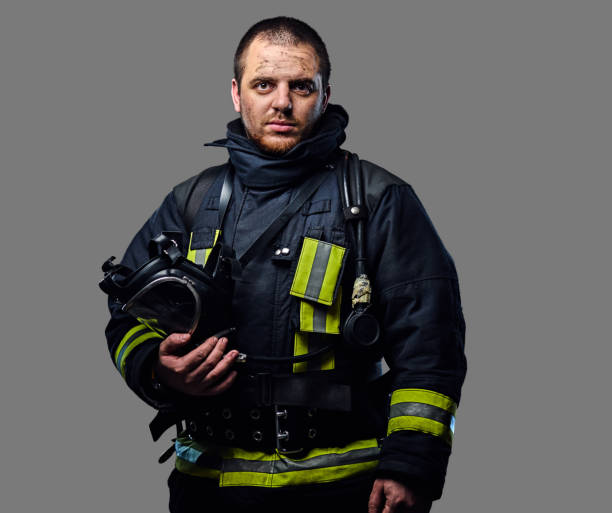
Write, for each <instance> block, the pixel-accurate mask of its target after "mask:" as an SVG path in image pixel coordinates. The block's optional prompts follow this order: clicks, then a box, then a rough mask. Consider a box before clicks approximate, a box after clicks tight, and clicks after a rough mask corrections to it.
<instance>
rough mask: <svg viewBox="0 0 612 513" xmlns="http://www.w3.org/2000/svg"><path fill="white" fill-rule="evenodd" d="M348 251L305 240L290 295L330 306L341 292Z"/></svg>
mask: <svg viewBox="0 0 612 513" xmlns="http://www.w3.org/2000/svg"><path fill="white" fill-rule="evenodd" d="M346 255H347V250H346V248H343V247H342V246H338V245H336V244H330V243H329V242H323V241H321V240H317V239H312V238H310V237H304V242H303V244H302V251H301V253H300V258H299V261H298V265H297V269H296V270H295V275H294V277H293V283H292V285H291V290H290V294H291V295H293V296H296V297H299V298H302V299H307V300H309V301H314V302H316V303H320V304H323V305H326V306H331V305H332V303H333V302H334V298H335V297H336V293H337V291H338V285H339V283H340V277H341V275H342V271H343V269H344V263H345V261H346Z"/></svg>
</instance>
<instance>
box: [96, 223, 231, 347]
mask: <svg viewBox="0 0 612 513" xmlns="http://www.w3.org/2000/svg"><path fill="white" fill-rule="evenodd" d="M149 256H150V257H151V259H150V260H149V261H148V262H146V263H145V264H143V265H142V266H140V267H139V268H138V269H136V270H135V271H133V270H132V269H130V268H128V267H126V266H124V265H116V264H114V263H113V260H114V257H111V258H110V259H109V260H107V261H106V262H105V263H104V264H103V266H102V270H103V271H104V279H103V280H102V281H101V282H100V288H101V289H102V290H103V291H104V292H105V293H106V294H108V295H109V296H110V297H111V298H112V299H113V300H115V301H117V302H118V303H121V304H122V305H123V306H122V310H123V311H125V312H127V313H129V314H130V315H132V316H133V317H134V318H135V319H136V320H138V321H139V322H141V323H142V324H145V325H146V326H147V327H149V328H150V329H151V330H153V331H156V332H157V333H160V334H161V335H163V336H167V335H169V334H171V333H189V334H191V339H192V341H193V342H194V343H196V344H199V343H200V342H202V341H204V340H205V339H206V338H208V337H210V336H211V335H214V334H217V333H219V332H221V331H224V330H227V329H229V328H230V325H231V319H230V312H231V300H232V290H233V282H232V280H231V277H230V272H229V269H228V265H226V261H225V259H224V258H223V256H222V255H221V245H220V244H217V245H215V247H214V248H213V249H212V251H211V253H210V255H209V257H208V260H207V262H206V265H205V266H204V267H201V266H199V265H196V264H193V263H192V262H190V261H188V260H187V259H186V258H185V257H184V256H183V255H182V254H181V252H180V250H179V249H178V247H177V244H176V242H175V241H174V240H172V239H170V238H168V237H167V236H166V235H159V236H158V237H156V238H154V239H152V240H151V242H150V244H149Z"/></svg>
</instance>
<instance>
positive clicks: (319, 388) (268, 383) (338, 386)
mask: <svg viewBox="0 0 612 513" xmlns="http://www.w3.org/2000/svg"><path fill="white" fill-rule="evenodd" d="M177 401H178V404H177V408H176V410H174V411H166V412H159V413H158V414H157V416H156V417H155V418H154V419H153V421H152V422H151V423H150V424H149V429H150V430H151V434H152V436H153V440H158V439H159V438H160V437H161V435H162V434H163V433H164V432H165V431H166V430H167V429H168V428H170V427H171V426H173V425H175V424H177V423H178V422H179V421H180V420H181V419H186V418H191V419H198V418H201V417H202V415H203V414H204V413H205V412H206V411H212V410H213V409H215V408H217V407H219V406H220V407H221V408H224V407H225V406H224V405H228V404H230V405H234V406H237V407H238V408H239V409H245V410H248V409H252V408H270V407H275V406H283V407H301V408H302V409H306V410H308V409H316V410H329V411H335V412H346V413H348V412H350V411H351V387H350V386H349V385H347V384H344V383H337V382H334V381H331V380H330V378H329V377H328V375H326V374H323V373H320V374H314V375H313V374H308V375H303V376H302V375H299V374H298V375H296V374H289V375H275V374H263V373H261V374H249V375H243V376H239V377H238V379H237V380H236V382H235V383H234V385H233V386H232V388H231V389H230V391H229V392H227V393H226V394H223V395H221V396H217V397H213V398H205V399H195V398H194V399H188V398H186V397H185V396H183V397H182V398H178V396H177ZM234 409H236V408H234Z"/></svg>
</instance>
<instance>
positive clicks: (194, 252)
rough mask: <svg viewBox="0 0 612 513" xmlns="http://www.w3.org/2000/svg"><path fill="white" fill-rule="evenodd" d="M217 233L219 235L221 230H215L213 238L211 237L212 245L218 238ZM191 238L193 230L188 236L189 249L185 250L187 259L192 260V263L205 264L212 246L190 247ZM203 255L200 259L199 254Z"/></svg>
mask: <svg viewBox="0 0 612 513" xmlns="http://www.w3.org/2000/svg"><path fill="white" fill-rule="evenodd" d="M219 235H221V230H215V238H214V239H213V247H214V245H215V244H216V243H217V240H218V239H219ZM192 240H193V232H191V235H190V236H189V249H188V250H187V260H189V261H190V262H193V263H194V264H200V265H202V266H203V265H205V264H206V262H207V260H208V257H209V256H210V252H211V251H212V247H210V248H202V249H191V241H192ZM202 255H203V256H204V258H203V259H202V258H201V256H202Z"/></svg>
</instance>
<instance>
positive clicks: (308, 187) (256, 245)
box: [238, 171, 328, 268]
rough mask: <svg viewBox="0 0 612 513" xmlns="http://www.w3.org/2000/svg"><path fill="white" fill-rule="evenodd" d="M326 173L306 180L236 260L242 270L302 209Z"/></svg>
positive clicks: (325, 176)
mask: <svg viewBox="0 0 612 513" xmlns="http://www.w3.org/2000/svg"><path fill="white" fill-rule="evenodd" d="M327 176H328V175H327V173H325V172H323V171H322V172H320V173H318V174H316V175H315V176H313V177H312V178H310V179H309V180H306V181H305V182H304V183H302V185H301V186H300V188H299V189H298V191H297V194H296V195H295V198H293V200H292V201H291V202H290V203H289V204H288V205H287V206H286V207H285V208H284V209H283V210H282V211H281V213H280V214H279V215H278V217H277V218H276V219H275V220H274V221H272V222H271V223H270V224H269V225H268V227H267V228H266V229H265V230H264V231H263V233H262V234H261V235H260V236H259V237H257V239H255V241H254V242H253V243H252V244H251V245H250V246H249V247H248V248H247V249H246V251H245V252H244V254H243V255H242V256H241V257H240V258H238V261H239V262H240V265H241V266H242V268H244V267H246V265H247V264H248V263H249V261H250V260H251V259H252V258H253V257H254V256H255V255H256V254H257V252H259V251H261V250H262V248H263V247H264V246H266V245H267V244H269V243H270V241H271V240H272V239H273V238H274V237H275V236H276V234H277V233H278V232H279V231H280V230H281V229H282V228H283V226H285V225H286V224H287V223H288V222H289V219H291V217H293V215H294V214H295V213H296V212H297V211H298V210H300V208H302V206H303V205H304V203H306V201H307V200H308V198H310V196H312V195H313V194H314V193H315V191H316V190H317V189H318V188H319V186H320V185H321V184H322V183H323V181H324V180H325V179H326V178H327Z"/></svg>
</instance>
